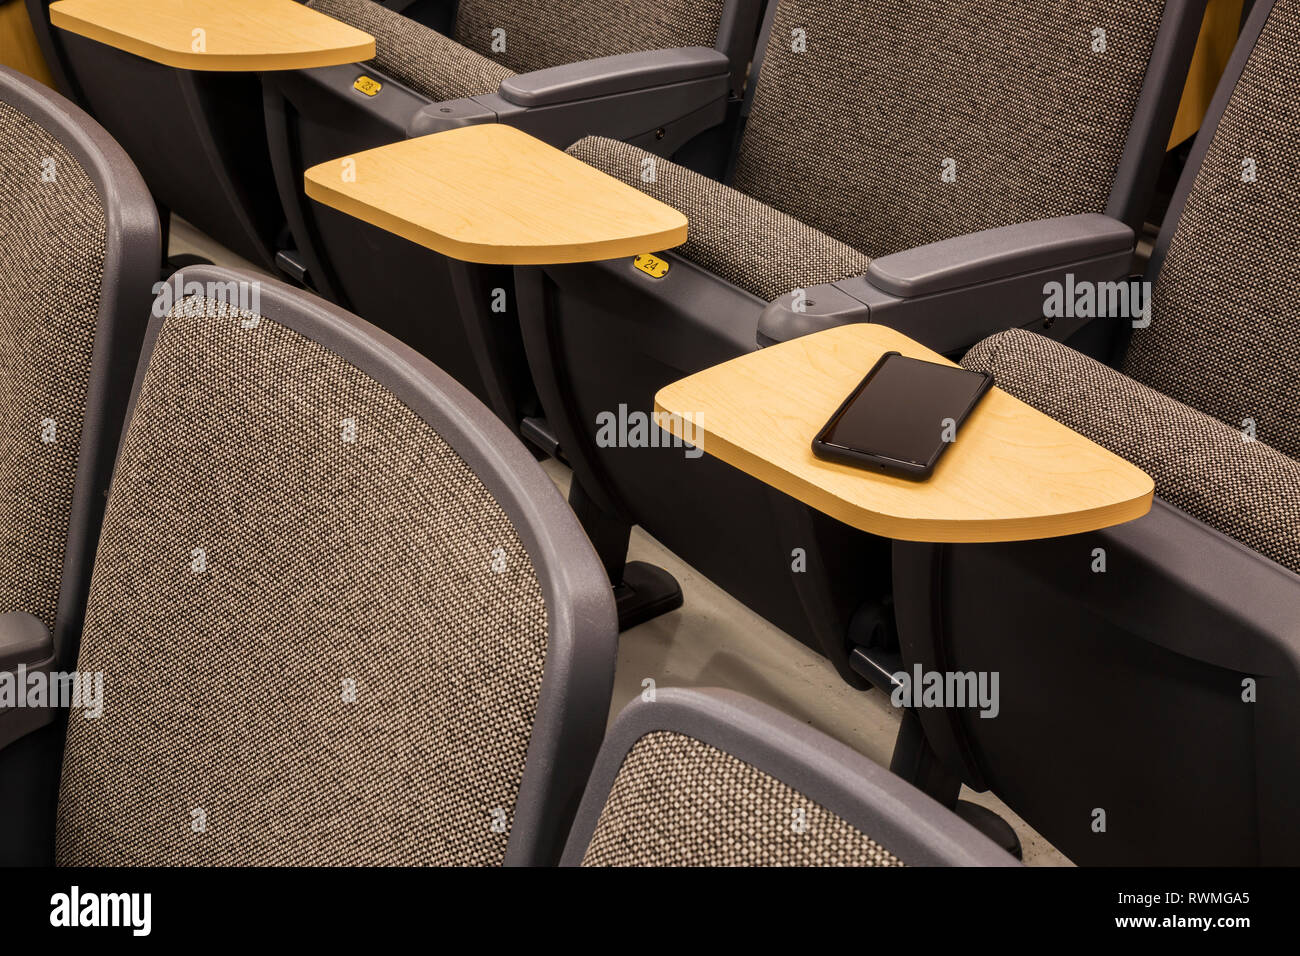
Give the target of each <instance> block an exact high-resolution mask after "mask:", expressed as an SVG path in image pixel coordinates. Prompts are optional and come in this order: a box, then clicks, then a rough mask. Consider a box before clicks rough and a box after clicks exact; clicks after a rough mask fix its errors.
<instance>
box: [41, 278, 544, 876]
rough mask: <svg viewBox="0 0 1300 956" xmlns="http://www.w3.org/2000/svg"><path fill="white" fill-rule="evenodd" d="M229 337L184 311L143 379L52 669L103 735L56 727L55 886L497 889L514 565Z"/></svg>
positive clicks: (462, 472) (498, 543)
mask: <svg viewBox="0 0 1300 956" xmlns="http://www.w3.org/2000/svg"><path fill="white" fill-rule="evenodd" d="M256 319H257V317H250V316H248V315H246V314H243V313H239V312H236V311H233V310H229V309H227V308H226V307H225V306H223V305H221V304H219V303H216V302H212V301H210V300H204V299H199V298H191V299H186V300H184V301H183V302H182V303H181V304H180V305H178V306H177V307H176V308H175V309H174V310H173V311H172V313H171V314H170V315H169V316H168V318H167V319H166V321H165V324H164V326H163V328H162V331H161V333H160V335H159V337H158V340H157V344H156V348H155V350H154V352H153V355H152V356H151V358H150V361H149V365H148V369H147V371H146V373H145V378H144V381H143V385H142V387H141V390H140V393H139V397H138V400H137V403H136V406H135V409H134V412H133V415H132V417H131V420H130V423H129V426H128V430H127V433H126V436H125V439H124V442H123V446H122V452H121V455H120V457H119V459H118V464H117V472H116V474H115V476H114V480H113V488H112V494H111V497H110V500H109V502H108V508H107V514H106V517H105V519H104V527H103V534H102V537H101V540H100V544H99V550H98V552H97V556H96V562H95V573H94V580H93V583H92V587H91V593H90V598H89V605H88V610H87V615H86V624H85V632H84V638H83V641H82V647H81V657H80V661H79V667H80V669H81V670H82V671H92V672H93V671H102V672H103V673H104V675H105V677H104V698H105V711H104V714H103V716H102V717H100V718H98V719H93V720H88V719H83V718H82V717H80V716H74V717H73V719H72V720H71V721H69V726H68V731H67V749H66V756H65V758H64V763H63V782H62V790H61V794H60V799H59V822H58V831H57V842H56V850H57V858H58V860H59V862H60V863H63V864H78V865H119V864H152V865H336V864H395V865H413V864H432V865H451V864H455V865H471V864H500V863H501V862H502V860H503V858H504V855H505V850H506V842H507V840H508V838H509V835H510V834H509V822H510V821H511V820H513V819H514V804H515V800H516V797H517V795H518V791H519V786H520V781H521V778H522V775H523V769H524V763H525V758H526V755H527V751H528V746H529V742H530V739H531V736H532V729H533V723H534V718H535V715H536V711H537V704H538V699H539V694H540V690H541V681H542V672H543V666H544V664H545V660H546V655H547V647H548V624H547V622H548V614H547V608H546V605H545V603H544V599H543V595H542V589H541V584H540V582H539V580H538V577H537V573H536V571H535V569H534V567H533V564H532V561H531V558H530V556H529V553H528V551H527V550H526V549H525V547H524V545H523V542H522V541H521V539H520V537H519V535H518V533H517V531H516V530H515V528H514V525H513V524H512V523H511V521H510V518H509V517H508V515H507V514H506V512H505V511H504V510H503V509H502V507H501V506H500V505H499V504H498V502H497V501H496V500H495V499H494V497H493V495H492V493H491V492H490V491H489V490H488V488H487V487H486V486H485V485H484V484H483V483H482V482H481V481H480V480H479V479H478V478H477V476H476V475H475V474H474V472H473V471H472V470H471V468H470V466H469V465H467V464H466V463H465V461H464V460H463V459H462V458H461V457H460V456H459V455H458V454H457V453H456V452H455V451H454V450H453V449H452V448H451V446H449V445H448V444H447V443H446V442H445V441H444V440H443V439H442V438H441V437H440V436H439V435H438V434H437V433H436V432H435V431H434V430H433V429H432V427H431V426H430V425H429V424H428V423H427V422H425V420H424V419H422V418H421V417H419V416H418V415H416V414H415V413H414V412H413V411H412V410H411V409H410V408H408V407H407V406H406V405H404V404H403V403H402V402H401V401H399V400H398V399H397V398H396V397H395V396H394V395H393V393H392V392H390V391H389V390H388V389H387V388H385V387H384V386H383V385H382V384H380V383H379V382H377V381H375V380H374V379H372V378H370V377H369V376H367V375H366V374H365V373H363V372H361V371H359V370H358V369H356V368H355V367H354V366H352V365H350V364H349V363H347V362H346V361H344V360H343V359H342V358H340V357H339V356H338V355H337V354H335V353H334V352H332V351H330V350H328V349H326V348H325V347H324V346H321V345H319V344H317V343H316V342H313V341H312V340H310V339H308V338H306V337H304V336H302V335H300V334H298V333H297V332H294V331H292V330H290V329H288V328H286V327H285V326H282V325H279V324H277V323H274V322H271V321H270V320H267V319H265V318H261V319H260V321H256V322H254V320H256ZM349 422H351V426H349ZM350 428H351V429H355V430H354V431H350ZM349 435H351V436H352V437H351V439H349ZM200 552H201V554H200ZM348 681H350V682H354V684H353V687H354V689H355V698H354V700H351V701H350V700H348V699H347V696H346V695H347V693H348V687H347V686H346V685H345V682H348ZM200 821H202V823H203V824H204V826H203V828H202V829H201V830H198V829H196V825H197V824H198V823H199V822H200ZM494 824H497V825H494ZM500 824H505V825H500Z"/></svg>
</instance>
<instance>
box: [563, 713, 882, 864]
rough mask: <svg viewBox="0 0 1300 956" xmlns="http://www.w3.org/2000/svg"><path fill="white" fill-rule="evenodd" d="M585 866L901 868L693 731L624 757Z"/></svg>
mask: <svg viewBox="0 0 1300 956" xmlns="http://www.w3.org/2000/svg"><path fill="white" fill-rule="evenodd" d="M582 865H583V866H903V863H902V861H901V860H899V859H898V857H896V856H894V854H892V853H890V852H889V851H888V850H887V849H885V848H884V847H882V846H881V845H880V844H878V843H876V842H875V841H874V840H872V839H871V837H869V836H868V835H866V834H865V833H862V832H861V831H859V830H858V829H857V828H856V827H854V826H853V825H852V824H850V823H849V822H848V821H846V820H844V819H842V818H841V817H838V816H836V815H835V814H834V813H832V812H830V811H829V810H827V809H826V808H825V807H823V806H821V805H820V804H817V803H815V802H813V801H812V800H809V799H808V798H807V797H805V796H803V794H801V793H799V792H798V791H797V790H795V789H793V788H792V787H790V786H788V785H787V784H785V783H782V782H781V781H780V780H777V779H776V778H775V777H773V776H771V775H770V774H767V773H765V772H763V771H762V770H759V769H758V768H756V767H753V766H751V765H749V764H747V763H745V762H744V761H743V760H740V759H739V758H737V757H734V756H732V755H731V754H729V753H727V752H726V751H723V750H719V749H717V748H716V747H713V746H710V745H709V744H706V743H704V742H702V741H699V740H696V739H695V738H693V737H688V736H686V735H684V734H679V733H674V732H671V731H658V732H655V733H651V734H647V735H646V736H644V737H642V738H641V739H640V740H638V741H637V742H636V744H635V746H633V747H632V749H631V750H630V751H629V752H628V754H627V757H626V758H624V760H623V766H622V767H621V768H620V769H619V772H618V776H617V777H615V779H614V785H613V787H612V788H611V789H610V792H609V797H608V798H607V800H606V802H605V807H604V809H603V810H602V811H601V814H600V819H599V820H598V821H597V823H596V829H595V832H594V833H593V834H592V838H591V843H590V845H589V846H588V847H587V851H586V853H585V854H584V855H583V859H582Z"/></svg>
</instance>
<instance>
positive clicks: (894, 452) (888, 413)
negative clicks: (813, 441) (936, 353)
mask: <svg viewBox="0 0 1300 956" xmlns="http://www.w3.org/2000/svg"><path fill="white" fill-rule="evenodd" d="M988 384H989V381H988V376H987V375H983V374H981V373H979V372H971V371H968V370H967V369H964V368H954V367H953V366H950V365H939V364H937V363H935V362H923V361H921V360H920V359H914V358H908V357H906V356H903V355H897V354H893V355H887V356H885V358H884V360H883V361H882V362H881V363H880V364H879V365H877V366H876V368H875V369H874V370H873V371H872V373H871V374H870V375H869V376H868V377H867V378H866V379H865V380H864V381H863V383H862V384H861V385H859V386H858V388H857V391H855V392H854V393H853V395H852V396H851V397H850V399H849V401H848V402H847V403H846V404H845V406H844V407H843V408H842V409H841V410H840V411H839V413H837V414H836V416H835V417H834V418H832V419H831V420H830V422H829V423H828V424H827V426H826V428H825V429H823V430H822V434H821V436H820V440H821V441H822V442H824V443H826V444H828V445H835V446H838V447H840V448H844V449H847V450H849V451H855V452H860V453H862V454H864V455H869V456H872V457H878V458H887V459H892V460H894V461H901V462H909V463H912V464H916V465H925V464H928V463H929V462H931V461H933V460H934V459H935V458H936V457H937V455H938V453H939V452H940V451H942V449H943V446H944V444H945V441H944V431H945V422H948V421H951V422H952V423H955V424H957V425H960V424H961V422H962V420H963V419H964V418H965V417H966V415H967V414H968V413H969V412H970V410H971V407H972V405H973V404H974V402H975V401H976V399H978V398H979V397H980V395H981V393H982V392H983V391H984V390H985V389H986V388H987V387H988ZM949 437H950V438H951V437H952V435H951V434H950V435H949Z"/></svg>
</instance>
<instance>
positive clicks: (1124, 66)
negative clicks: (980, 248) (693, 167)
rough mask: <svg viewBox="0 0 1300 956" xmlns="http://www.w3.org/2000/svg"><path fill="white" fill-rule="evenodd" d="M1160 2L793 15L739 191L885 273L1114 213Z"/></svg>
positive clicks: (762, 88)
mask: <svg viewBox="0 0 1300 956" xmlns="http://www.w3.org/2000/svg"><path fill="white" fill-rule="evenodd" d="M1164 8H1165V2H1164V0H1079V2H1072V3H1055V2H1037V3H1029V4H1027V3H1024V2H1023V0H921V2H916V0H880V2H873V3H869V4H861V5H857V6H855V7H854V8H853V11H852V14H851V15H849V13H848V8H846V6H845V5H844V4H843V3H839V2H835V0H781V2H780V6H779V7H778V8H777V12H776V15H775V19H774V21H773V25H772V30H771V35H770V41H769V44H768V47H767V52H766V56H765V57H764V60H763V64H762V68H761V71H760V74H759V78H758V86H757V88H756V91H755V96H754V102H753V109H752V113H751V115H750V118H749V123H748V127H747V130H746V133H745V138H744V142H743V144H742V147H741V153H740V156H739V160H738V165H737V168H736V174H735V181H734V184H735V186H736V187H737V188H738V189H740V190H742V191H744V192H747V193H749V194H750V195H752V196H754V197H756V198H758V199H761V200H762V201H763V202H765V203H767V204H769V205H771V206H774V207H776V208H777V209H780V210H781V211H782V212H785V213H788V214H789V215H791V216H794V217H795V218H796V219H800V220H802V221H803V222H806V223H808V224H809V225H811V226H814V227H815V228H817V229H819V230H821V231H822V232H825V233H827V234H829V235H830V236H833V237H834V238H836V239H838V240H840V241H841V242H844V243H847V244H848V245H850V246H852V247H854V248H855V249H858V250H859V251H861V252H863V253H865V254H866V255H868V256H870V257H872V258H876V257H878V256H883V255H887V254H889V253H892V252H898V251H900V250H903V249H909V248H912V247H914V246H918V245H923V244H925V243H928V242H935V241H938V240H940V239H947V238H951V237H952V236H957V235H963V234H965V233H970V232H977V231H979V230H982V229H990V228H993V227H996V226H1004V225H1010V224H1013V223H1018V222H1025V221H1028V220H1033V219H1043V218H1048V217H1052V216H1063V215H1070V214H1074V213H1085V212H1102V211H1103V210H1104V209H1105V207H1106V204H1107V200H1108V198H1109V194H1110V190H1111V186H1112V183H1113V180H1114V178H1115V174H1116V170H1117V168H1118V166H1119V163H1120V159H1121V156H1122V155H1123V153H1124V149H1125V144H1126V141H1127V138H1128V134H1129V127H1130V124H1131V121H1132V119H1133V114H1134V109H1135V107H1136V104H1137V102H1138V95H1139V92H1140V91H1141V88H1142V85H1143V81H1144V79H1145V77H1146V72H1147V66H1148V62H1149V59H1150V56H1151V52H1152V49H1153V46H1154V44H1155V40H1156V35H1157V33H1158V31H1159V29H1160V26H1161V21H1162V17H1163V14H1164Z"/></svg>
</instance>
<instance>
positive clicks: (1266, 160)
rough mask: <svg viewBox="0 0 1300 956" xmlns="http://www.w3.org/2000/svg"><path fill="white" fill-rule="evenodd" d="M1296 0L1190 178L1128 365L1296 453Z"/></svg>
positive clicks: (1258, 53) (1299, 191) (1254, 55)
mask: <svg viewBox="0 0 1300 956" xmlns="http://www.w3.org/2000/svg"><path fill="white" fill-rule="evenodd" d="M1297 69H1300V2H1298V0H1277V2H1276V3H1274V4H1273V9H1272V11H1271V12H1270V13H1269V14H1268V19H1267V20H1266V22H1265V23H1264V27H1263V31H1262V33H1260V34H1259V39H1258V42H1257V43H1256V44H1255V46H1254V50H1253V52H1251V53H1250V59H1249V60H1248V61H1247V62H1246V64H1245V69H1244V70H1243V72H1242V74H1241V78H1240V80H1239V81H1238V82H1237V83H1236V85H1235V87H1234V88H1233V90H1232V93H1231V98H1230V99H1229V100H1228V103H1227V107H1226V109H1225V111H1224V113H1223V116H1222V119H1221V120H1220V121H1219V124H1218V127H1217V129H1216V130H1215V131H1214V136H1213V140H1212V141H1211V142H1210V145H1209V148H1208V150H1207V151H1206V153H1205V156H1204V160H1203V161H1202V162H1201V164H1200V167H1199V169H1197V170H1196V172H1195V179H1193V180H1191V185H1190V189H1189V191H1188V193H1187V196H1186V205H1185V206H1184V207H1183V208H1182V214H1181V216H1179V217H1178V219H1177V222H1176V226H1175V227H1174V231H1173V233H1172V238H1171V240H1170V242H1169V245H1168V254H1167V256H1165V258H1164V261H1163V265H1162V266H1161V268H1160V271H1159V274H1158V276H1157V279H1156V285H1155V289H1154V297H1153V301H1152V318H1151V324H1150V325H1149V326H1148V327H1147V328H1145V329H1136V330H1134V332H1133V338H1132V341H1131V343H1130V345H1129V351H1128V355H1127V357H1126V361H1125V363H1124V366H1123V368H1124V371H1126V372H1127V373H1128V374H1129V375H1131V376H1133V377H1134V378H1136V379H1138V380H1139V381H1141V382H1144V383H1146V384H1147V385H1150V386H1151V387H1153V388H1155V389H1158V390H1159V391H1161V392H1164V393H1165V394H1166V395H1170V396H1172V397H1173V398H1176V399H1178V400H1179V401H1181V402H1183V403H1185V404H1187V405H1190V406H1192V407H1193V408H1196V409H1198V410H1200V411H1202V412H1205V413H1206V414H1207V415H1212V416H1214V417H1215V418H1217V419H1219V420H1220V421H1222V422H1224V423H1226V424H1227V425H1229V426H1231V427H1232V428H1235V429H1239V430H1241V431H1242V433H1243V435H1249V436H1251V437H1254V438H1257V439H1258V440H1259V441H1261V442H1264V443H1266V444H1268V445H1271V446H1272V447H1274V448H1276V449H1278V450H1279V451H1281V452H1283V453H1285V454H1287V455H1289V456H1291V457H1292V458H1300V242H1297V240H1296V217H1297V215H1298V214H1300V181H1297V179H1296V175H1295V156H1296V155H1297V153H1300V91H1298V90H1297V86H1296V75H1297Z"/></svg>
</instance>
